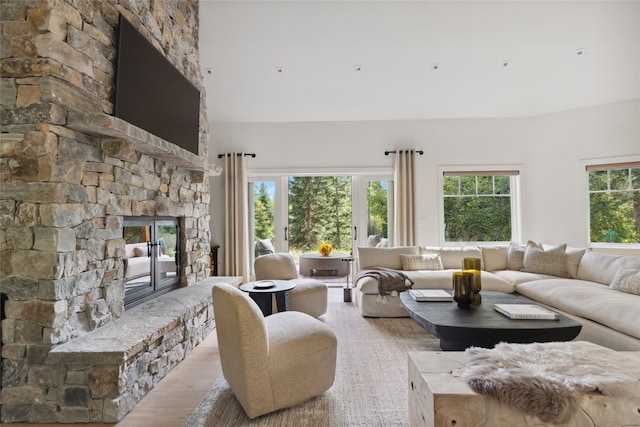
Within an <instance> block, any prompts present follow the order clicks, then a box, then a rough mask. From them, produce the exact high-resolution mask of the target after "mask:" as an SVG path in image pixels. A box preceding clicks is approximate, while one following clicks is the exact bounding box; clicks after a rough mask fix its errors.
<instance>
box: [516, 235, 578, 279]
mask: <svg viewBox="0 0 640 427" xmlns="http://www.w3.org/2000/svg"><path fill="white" fill-rule="evenodd" d="M566 249H567V245H566V244H562V245H559V246H554V247H552V248H549V249H548V250H546V251H545V250H544V248H543V246H542V245H539V244H537V243H535V242H532V241H528V242H527V249H526V250H525V252H524V259H523V261H522V264H523V265H522V271H526V272H529V273H538V274H548V275H550V276H558V277H571V276H569V272H568V271H567V255H566Z"/></svg>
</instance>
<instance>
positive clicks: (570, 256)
mask: <svg viewBox="0 0 640 427" xmlns="http://www.w3.org/2000/svg"><path fill="white" fill-rule="evenodd" d="M585 251H586V249H584V248H582V249H578V248H567V250H566V251H565V253H566V254H567V272H568V273H569V276H571V278H572V279H575V278H577V277H578V266H579V265H580V260H581V259H582V255H584V253H585Z"/></svg>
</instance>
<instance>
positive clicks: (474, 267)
mask: <svg viewBox="0 0 640 427" xmlns="http://www.w3.org/2000/svg"><path fill="white" fill-rule="evenodd" d="M480 262H481V260H480V258H463V259H462V271H468V272H470V273H473V293H474V295H473V304H480V302H481V301H482V298H481V296H480V291H481V290H482V281H481V275H480V271H481V267H480Z"/></svg>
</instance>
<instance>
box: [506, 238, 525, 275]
mask: <svg viewBox="0 0 640 427" xmlns="http://www.w3.org/2000/svg"><path fill="white" fill-rule="evenodd" d="M524 250H525V248H524V246H522V245H518V244H517V243H513V242H512V243H510V244H509V251H508V252H507V269H509V270H516V271H520V270H522V265H523V261H524Z"/></svg>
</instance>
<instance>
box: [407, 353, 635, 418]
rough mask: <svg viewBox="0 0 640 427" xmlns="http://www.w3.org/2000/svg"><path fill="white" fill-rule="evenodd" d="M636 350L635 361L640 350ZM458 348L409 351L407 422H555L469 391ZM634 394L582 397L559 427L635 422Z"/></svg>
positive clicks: (598, 394)
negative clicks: (574, 411)
mask: <svg viewBox="0 0 640 427" xmlns="http://www.w3.org/2000/svg"><path fill="white" fill-rule="evenodd" d="M633 353H637V356H638V360H640V351H638V352H633ZM464 363H465V361H464V352H462V351H460V352H439V351H414V352H409V425H411V426H429V427H445V426H446V427H452V426H457V427H503V426H504V427H519V426H536V427H538V426H556V427H557V425H555V424H545V423H543V422H541V421H540V420H539V419H538V418H537V417H535V416H530V415H526V414H524V413H522V412H520V411H518V410H517V409H514V408H512V407H510V406H508V405H505V404H503V403H501V402H499V401H497V400H496V399H493V398H491V397H486V396H484V395H481V394H478V393H476V392H474V391H473V390H472V389H471V388H470V387H469V386H468V385H467V383H465V382H464V381H462V380H461V379H460V378H459V374H460V370H461V368H463V367H464ZM638 391H639V394H638V395H636V396H629V397H612V396H603V395H602V394H600V393H597V392H594V393H589V394H587V395H585V396H584V398H583V399H582V402H581V407H582V411H581V412H580V413H578V414H576V416H575V417H574V418H573V419H572V420H571V422H570V423H568V424H563V426H565V427H569V426H571V427H578V426H580V427H588V426H594V427H596V426H597V427H605V426H606V427H615V426H629V425H640V387H639V390H638Z"/></svg>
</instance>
